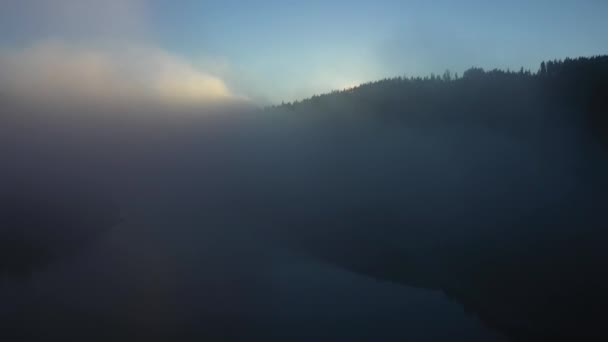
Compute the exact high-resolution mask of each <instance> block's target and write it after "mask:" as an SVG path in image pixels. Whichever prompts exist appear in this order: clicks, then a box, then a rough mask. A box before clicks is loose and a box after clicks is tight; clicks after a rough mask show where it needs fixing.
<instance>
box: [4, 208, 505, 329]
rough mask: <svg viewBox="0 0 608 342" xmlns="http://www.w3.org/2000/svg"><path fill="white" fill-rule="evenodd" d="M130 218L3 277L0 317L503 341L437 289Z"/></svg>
mask: <svg viewBox="0 0 608 342" xmlns="http://www.w3.org/2000/svg"><path fill="white" fill-rule="evenodd" d="M156 212H158V211H156ZM161 216H162V215H161ZM165 219H166V218H165ZM137 221H138V222H137V223H133V224H132V225H129V226H125V225H119V226H117V227H115V228H114V229H113V230H112V232H110V233H108V234H107V235H106V236H104V237H103V238H102V239H100V240H99V241H97V242H95V243H94V245H92V246H90V247H89V249H88V250H87V251H85V252H83V253H82V254H80V255H79V256H78V258H77V259H71V260H65V261H61V262H57V263H55V264H53V265H52V266H50V267H49V268H47V269H45V270H44V271H41V272H37V273H35V274H33V275H32V276H31V278H30V279H28V280H27V281H24V280H12V281H9V280H6V279H5V280H4V281H3V282H2V296H1V298H2V303H3V305H2V308H1V313H0V315H2V317H3V319H4V320H9V321H10V319H9V318H10V317H12V318H13V319H14V318H18V317H20V316H21V315H22V316H26V317H21V318H22V319H21V320H17V323H18V324H21V326H13V327H12V328H15V330H16V333H17V336H28V335H31V336H35V337H36V338H41V339H43V340H55V339H64V338H69V339H76V338H84V337H86V336H90V334H91V329H96V330H95V332H94V333H95V334H96V335H97V336H98V339H99V340H104V339H105V338H107V337H109V336H129V338H147V339H163V338H171V337H174V336H181V337H183V338H185V337H188V338H194V339H196V338H205V337H207V338H210V337H213V338H220V339H225V338H230V337H232V338H237V339H249V338H266V339H267V338H281V339H288V340H301V341H309V340H314V339H319V338H332V339H338V338H339V339H346V338H348V339H357V340H370V341H371V340H376V339H377V338H383V339H386V340H403V339H407V340H415V341H451V340H454V338H458V339H466V340H470V341H476V340H479V341H493V340H496V341H501V339H500V335H499V334H497V333H495V332H492V331H491V330H489V329H488V328H486V327H484V326H483V325H482V324H481V323H480V322H479V320H478V318H477V317H476V316H475V315H474V314H471V313H466V312H465V310H464V309H463V307H462V306H461V305H459V304H458V303H456V302H454V301H453V300H450V299H448V298H447V297H446V296H445V295H444V294H443V293H441V292H440V291H431V290H425V289H421V288H413V287H407V286H403V285H398V284H394V283H390V282H384V281H378V280H375V279H373V278H369V277H365V276H362V275H356V274H354V273H351V272H348V271H345V270H343V269H341V268H339V267H337V266H334V265H331V264H328V263H325V262H323V261H321V260H316V259H313V258H311V257H309V256H306V255H302V254H297V253H293V252H290V251H289V250H287V249H286V248H282V247H281V246H277V245H276V244H271V243H267V242H265V241H262V240H261V239H260V238H259V237H255V236H251V232H247V231H246V230H243V228H239V227H235V228H233V229H226V228H225V227H224V228H223V229H219V228H214V227H201V226H198V225H196V224H193V223H188V222H183V218H182V219H177V220H175V221H172V222H166V223H163V224H159V219H158V216H156V217H147V218H142V219H138V220H137ZM161 222H162V221H161ZM100 321H102V322H103V323H101V322H100ZM100 323H101V324H100ZM5 329H7V327H5ZM5 331H7V330H5ZM8 331H11V329H10V328H8ZM88 339H90V337H89V338H88ZM93 340H95V338H93Z"/></svg>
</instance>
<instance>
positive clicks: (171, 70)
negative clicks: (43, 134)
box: [0, 41, 236, 104]
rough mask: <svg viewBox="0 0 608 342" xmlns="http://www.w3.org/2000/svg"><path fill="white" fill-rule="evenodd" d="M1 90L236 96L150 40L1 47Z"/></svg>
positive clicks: (80, 96)
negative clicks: (147, 42)
mask: <svg viewBox="0 0 608 342" xmlns="http://www.w3.org/2000/svg"><path fill="white" fill-rule="evenodd" d="M0 92H2V93H5V94H8V95H10V96H11V97H13V98H17V99H22V100H27V101H28V102H32V101H34V102H42V103H45V104H48V103H57V104H125V103H128V104H133V103H139V102H146V103H149V102H161V103H166V104H202V103H209V102H216V101H228V100H231V99H236V96H235V95H234V94H232V93H231V91H230V90H229V89H228V87H227V86H226V84H225V82H224V81H223V80H222V79H221V78H219V77H217V76H215V75H213V74H212V73H209V72H206V71H204V70H201V69H199V68H197V67H195V66H193V65H192V64H191V63H189V62H188V61H186V60H184V59H182V58H180V57H179V56H176V55H174V54H171V53H169V52H167V51H165V50H162V49H160V48H157V47H154V46H148V45H136V44H128V45H123V44H118V45H105V46H95V47H88V46H82V45H77V44H69V43H65V42H61V41H46V42H39V43H35V44H33V45H31V46H28V47H25V48H4V49H2V48H0Z"/></svg>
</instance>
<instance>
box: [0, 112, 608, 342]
mask: <svg viewBox="0 0 608 342" xmlns="http://www.w3.org/2000/svg"><path fill="white" fill-rule="evenodd" d="M82 108H83V107H82V106H80V105H75V106H58V107H52V106H47V107H41V106H40V105H39V104H38V103H28V104H24V103H15V102H11V103H9V101H5V102H4V110H3V111H2V118H1V120H2V126H1V127H2V132H1V133H2V134H1V138H0V139H2V143H1V144H0V146H2V156H3V163H2V164H3V170H2V176H1V178H0V181H1V182H2V185H1V186H0V189H2V193H1V194H0V195H1V196H0V197H1V199H2V203H5V204H7V205H3V206H2V214H1V215H0V217H1V220H2V222H3V224H2V227H3V228H2V231H1V234H2V243H3V244H6V245H5V246H3V247H2V252H1V254H2V259H3V260H5V261H3V263H2V264H1V267H2V269H0V276H1V277H2V278H1V284H2V291H1V296H2V302H3V305H2V308H1V309H0V315H1V317H0V318H1V319H2V320H3V321H4V322H6V325H5V326H6V327H10V328H8V329H5V330H4V331H3V334H7V336H10V337H12V338H15V337H20V338H24V339H32V340H55V339H66V338H67V339H75V338H84V337H85V336H86V338H87V339H90V338H91V336H90V335H89V333H90V331H89V329H95V330H96V331H97V333H96V334H95V338H97V339H99V340H106V339H107V338H116V337H117V336H118V337H120V338H130V339H133V338H146V339H159V340H163V339H167V338H184V339H189V338H192V339H196V338H204V337H208V338H209V337H216V338H218V337H223V338H229V337H232V338H245V337H247V336H256V337H259V338H262V337H291V338H296V337H299V338H303V339H306V338H305V336H308V338H313V337H315V336H316V337H320V336H328V335H330V336H335V337H336V338H346V337H348V336H350V337H352V336H359V337H362V338H363V337H365V336H368V337H369V338H370V339H371V338H377V337H378V336H386V337H392V338H394V337H395V336H400V337H401V338H407V337H409V338H415V339H419V340H423V339H425V338H429V339H434V340H437V339H444V340H450V338H453V336H454V334H456V335H457V336H462V337H466V338H468V339H469V340H475V339H479V340H492V339H496V340H501V339H502V337H501V334H500V333H496V332H492V331H490V330H488V329H487V327H485V326H484V325H481V323H480V321H479V318H478V316H477V315H478V314H479V311H478V309H473V312H472V314H469V315H465V314H464V312H463V311H462V309H461V308H460V307H459V306H458V304H457V303H458V302H460V301H462V296H461V297H459V296H458V295H455V296H456V302H453V301H451V300H448V299H447V297H445V295H444V294H445V293H448V294H450V291H451V289H452V287H453V286H452V283H451V281H452V280H455V281H460V280H457V277H456V276H454V275H453V274H451V273H450V272H451V271H448V269H446V268H445V263H446V258H448V259H447V260H449V259H451V260H453V262H455V263H457V262H458V261H456V259H457V258H455V257H454V256H450V253H452V251H456V252H457V253H459V254H458V255H461V254H462V253H464V254H466V253H473V254H475V253H478V254H476V255H477V257H478V258H484V255H485V254H483V253H485V252H479V249H478V246H480V241H483V244H486V243H487V245H488V246H494V245H493V243H492V241H495V240H497V239H498V240H499V241H506V242H505V243H506V244H507V245H508V244H510V243H517V242H518V241H528V240H529V237H532V239H534V237H538V236H540V235H543V234H546V233H547V232H546V231H539V229H540V230H542V229H544V228H542V227H545V226H546V223H547V222H559V221H561V220H574V221H573V222H574V223H573V224H576V222H579V223H582V222H587V220H595V219H596V218H594V217H593V216H587V217H586V218H584V219H582V218H581V219H579V218H576V217H574V218H573V217H572V216H573V214H572V213H573V212H578V211H576V210H574V209H572V207H571V202H572V200H573V198H574V199H576V200H577V201H583V202H577V203H578V206H579V207H585V205H586V204H585V202H584V201H595V200H596V197H594V196H592V195H590V194H591V193H592V192H593V189H599V188H598V187H600V186H605V182H604V181H602V180H601V179H602V174H603V173H604V170H605V167H606V164H605V162H604V161H603V160H604V159H603V158H602V157H601V156H602V153H603V152H602V151H603V147H602V145H601V144H600V142H599V141H595V140H594V139H593V138H589V136H590V135H589V134H587V131H586V128H585V126H583V125H581V124H579V123H578V122H576V121H569V120H566V119H565V121H559V120H556V121H554V122H553V123H550V124H540V125H535V124H529V125H525V126H517V125H515V126H514V127H515V128H510V129H504V127H489V126H486V125H482V124H475V123H468V122H466V121H465V122H462V123H459V122H439V121H438V122H436V123H433V124H431V125H429V124H428V123H427V122H424V121H421V122H419V123H418V124H415V125H411V124H408V125H406V124H399V123H394V122H391V121H385V120H382V119H380V118H376V117H372V116H364V115H355V116H352V117H350V118H344V117H335V118H331V117H327V116H324V115H307V116H298V115H294V114H293V113H290V112H289V111H281V110H261V109H258V108H255V107H252V106H249V105H248V104H246V103H245V104H244V103H242V102H231V103H224V104H222V105H215V106H209V105H207V106H206V107H196V108H195V107H190V108H186V107H183V106H178V107H170V106H165V107H162V106H157V107H153V106H151V105H145V106H141V107H140V108H135V107H129V108H127V107H118V108H116V107H115V108H111V109H108V108H107V107H104V106H99V107H94V106H89V107H87V108H86V113H85V112H82ZM566 117H568V116H566ZM574 117H576V116H574ZM526 120H527V122H535V120H533V119H532V118H531V117H529V118H527V119H526ZM539 122H542V120H539ZM601 184H604V185H601ZM598 191H599V190H598ZM545 208H555V212H554V213H555V214H556V216H555V215H552V216H550V217H544V216H541V217H540V218H538V219H536V220H540V221H531V222H533V223H534V224H528V223H525V222H524V223H522V222H521V220H522V219H524V218H528V220H532V218H530V214H531V213H532V214H533V213H535V212H538V211H543V210H545ZM562 208H563V211H562ZM552 210H553V209H552ZM583 212H584V211H583ZM592 215H596V213H595V212H593V213H592ZM597 215H601V213H599V212H598V213H597ZM574 216H576V214H574ZM560 217H561V218H560ZM597 219H600V218H599V217H598V218H597ZM511 228H512V229H511ZM553 233H554V234H553ZM553 233H551V234H553V235H551V236H554V237H555V238H556V239H569V237H568V236H570V235H569V234H570V233H569V232H568V231H566V232H562V231H556V232H553ZM564 234H565V235H564ZM9 246H10V247H9ZM20 246H22V247H20ZM488 248H491V247H488ZM387 258H388V259H387ZM458 258H460V256H459V257H458ZM463 258H464V257H463ZM391 260H392V263H397V262H404V261H406V262H407V263H406V264H401V265H405V266H399V267H398V268H401V269H409V270H410V271H411V272H410V273H409V275H407V276H406V278H405V279H404V278H403V277H402V275H401V274H399V273H398V272H397V273H394V272H393V271H394V270H393V269H392V268H391V267H392V266H391ZM458 260H460V259H458ZM387 262H388V263H387ZM462 263H463V265H469V266H467V267H473V266H470V265H471V259H464V260H463V261H462ZM409 265H412V266H411V267H413V268H411V269H410V266H409ZM454 267H457V266H454ZM419 268H420V269H419ZM392 283H398V284H402V285H403V284H405V285H409V286H410V287H404V286H402V285H395V284H392ZM448 284H449V285H448ZM414 287H417V288H420V289H414ZM299 298H301V299H299ZM464 302H465V305H466V299H465V300H464ZM412 303H416V304H412ZM411 305H415V307H416V308H418V310H420V311H421V312H423V313H422V314H419V313H418V312H417V311H416V312H413V311H411V310H412V308H411ZM378 312H380V313H381V314H378ZM424 312H429V314H428V315H426V314H424ZM324 313H327V316H324ZM396 317H404V319H403V320H398V322H396V321H395V319H396ZM431 317H432V318H431ZM482 319H485V318H484V317H482ZM423 320H427V321H425V322H426V323H425V324H426V325H425V328H424V329H422V328H421V321H423ZM428 320H432V321H433V322H432V323H429V322H428ZM357 321H360V322H365V324H363V325H361V326H360V327H358V328H357V327H352V326H350V327H346V326H345V324H346V322H348V323H349V324H351V325H352V322H357ZM100 322H103V327H100V325H99V324H100ZM391 322H392V323H391ZM404 322H407V323H404ZM402 324H408V326H409V327H410V328H409V329H405V330H399V329H398V328H397V327H398V326H399V325H402ZM416 327H418V328H416ZM431 327H434V328H433V329H431ZM435 329H436V331H437V333H431V332H430V331H434V330H435Z"/></svg>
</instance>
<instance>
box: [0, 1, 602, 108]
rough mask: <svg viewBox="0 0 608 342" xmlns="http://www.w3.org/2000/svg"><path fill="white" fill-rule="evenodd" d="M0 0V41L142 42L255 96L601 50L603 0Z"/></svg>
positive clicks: (15, 44) (101, 45)
mask: <svg viewBox="0 0 608 342" xmlns="http://www.w3.org/2000/svg"><path fill="white" fill-rule="evenodd" d="M0 6H1V7H2V9H1V10H0V48H1V47H3V46H4V47H8V48H11V49H13V50H14V49H20V48H22V49H23V48H27V47H28V46H29V45H32V44H37V43H39V42H44V41H49V40H52V41H54V42H58V41H59V42H62V43H66V44H70V46H86V47H87V48H88V49H92V48H94V49H96V50H102V49H108V46H119V45H121V46H125V45H129V46H135V45H142V46H146V47H152V48H151V49H150V50H154V51H163V53H166V54H168V55H171V56H174V57H175V59H176V60H179V61H180V63H182V64H187V65H188V67H191V68H193V69H194V70H198V71H200V72H201V75H209V76H212V77H215V78H217V79H219V80H221V81H222V82H224V83H225V85H226V87H227V89H229V90H230V92H231V93H234V94H238V95H239V96H243V97H247V98H250V99H252V100H254V101H256V102H260V103H267V102H280V101H281V100H292V99H297V98H302V97H307V96H310V95H312V94H314V93H320V92H325V91H329V90H332V89H336V88H342V87H347V86H351V85H354V84H357V83H360V82H365V81H371V80H374V79H378V78H383V77H390V76H397V75H403V74H407V75H425V74H429V73H431V72H436V73H441V72H443V71H444V70H445V69H451V70H453V71H457V72H462V71H463V70H464V69H466V68H468V67H470V66H481V67H486V68H493V67H500V68H514V69H518V68H519V67H520V66H524V67H527V68H531V69H536V68H537V65H538V64H539V63H540V61H541V60H543V59H549V58H551V59H553V58H563V57H566V56H571V57H575V56H582V55H595V54H605V53H608V23H607V22H608V21H606V20H605V18H606V17H608V1H604V0H587V1H584V0H579V1H573V0H563V1H548V0H539V1H524V0H515V1H481V0H464V1H447V0H436V1H419V0H413V1H407V0H403V1H396V0H386V1H329V0H328V1H317V0H308V1H288V0H284V1H276V0H269V1H254V0H250V1H232V0H223V1H195V0H181V1H171V0H148V1H146V0H122V1H119V0H108V1H102V0H99V1H95V0H55V1H52V0H48V1H45V0H9V1H8V2H7V1H4V2H3V3H2V5H0ZM66 13H67V14H66ZM139 58H141V57H139ZM144 58H145V57H144ZM205 77H206V76H205Z"/></svg>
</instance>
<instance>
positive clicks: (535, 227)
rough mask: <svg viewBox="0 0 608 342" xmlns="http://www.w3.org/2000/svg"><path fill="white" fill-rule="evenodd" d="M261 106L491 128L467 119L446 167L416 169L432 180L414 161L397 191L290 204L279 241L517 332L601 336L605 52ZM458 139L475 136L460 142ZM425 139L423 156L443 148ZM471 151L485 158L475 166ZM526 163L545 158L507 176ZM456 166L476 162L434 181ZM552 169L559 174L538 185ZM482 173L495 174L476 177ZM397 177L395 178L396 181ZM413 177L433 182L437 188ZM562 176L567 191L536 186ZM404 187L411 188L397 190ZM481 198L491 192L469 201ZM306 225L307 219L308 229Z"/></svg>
mask: <svg viewBox="0 0 608 342" xmlns="http://www.w3.org/2000/svg"><path fill="white" fill-rule="evenodd" d="M269 110H270V111H278V112H281V113H286V114H293V115H295V116H313V117H316V118H322V119H324V120H328V121H331V120H334V121H335V122H341V121H344V120H345V119H346V118H350V119H352V118H357V119H359V120H369V121H370V122H378V121H379V122H384V123H387V124H389V125H390V126H395V125H400V126H403V127H406V128H407V129H408V130H410V131H411V130H418V131H419V132H423V133H421V134H425V135H428V136H433V134H434V133H433V132H436V131H438V130H439V131H440V132H448V134H452V132H457V131H458V129H459V127H468V128H467V129H470V128H471V127H476V126H477V127H483V130H484V131H489V132H494V133H490V134H491V136H490V138H482V137H475V134H477V133H475V132H476V131H475V130H470V133H467V131H466V130H465V133H464V134H458V133H455V134H456V135H455V136H456V137H457V138H456V139H452V140H450V141H451V142H450V144H451V146H449V148H450V149H449V150H450V151H452V152H451V154H450V155H448V156H444V157H439V158H445V159H446V160H449V162H446V164H445V165H447V167H445V168H443V169H434V168H433V166H432V164H426V166H423V167H422V170H423V171H421V174H426V175H428V176H426V177H428V179H426V178H420V176H419V175H418V172H420V171H419V170H418V169H417V168H416V164H415V162H414V161H412V162H411V163H410V165H408V166H407V167H405V168H403V170H402V176H401V180H400V181H399V180H398V181H395V180H392V182H393V189H391V190H378V191H379V192H380V191H384V193H386V192H389V191H391V192H394V194H393V195H392V196H393V198H395V199H394V200H389V201H387V202H382V201H379V200H378V199H377V200H376V201H375V202H368V204H367V205H364V206H361V207H360V208H359V209H358V210H355V211H343V212H339V213H338V212H332V213H324V214H317V216H316V217H315V218H314V219H312V221H310V222H306V223H302V222H301V217H302V216H300V219H299V220H300V221H299V222H297V223H293V224H295V225H298V224H300V225H302V229H301V231H305V232H306V233H302V234H303V235H302V236H297V237H293V236H288V237H286V239H287V240H290V241H292V243H294V244H295V246H297V248H300V249H302V250H303V251H306V252H307V253H310V254H311V255H313V256H316V257H318V258H321V259H323V260H326V261H328V262H331V263H333V264H336V265H340V266H342V267H344V268H346V269H349V270H351V271H355V272H357V273H361V274H365V275H369V276H371V277H375V278H378V279H382V280H387V281H392V282H397V283H401V284H405V285H409V286H417V287H423V288H430V289H440V290H442V291H444V292H445V293H446V294H447V295H448V296H450V297H451V298H453V299H454V300H456V301H458V302H460V303H462V304H463V305H464V307H465V309H466V310H467V311H468V312H471V313H473V314H475V315H478V316H479V317H480V318H481V319H482V321H483V322H485V323H486V324H487V325H488V326H490V327H492V328H495V329H496V330H498V331H501V332H503V333H504V334H505V335H506V336H508V337H510V338H513V340H531V341H540V340H557V339H559V338H569V339H572V340H576V339H580V338H584V339H586V340H603V339H604V338H606V337H608V333H607V332H606V329H605V323H604V322H603V318H604V317H605V308H606V307H607V306H608V276H606V275H605V272H604V271H603V270H605V269H606V268H607V267H608V249H607V248H606V246H608V220H607V219H606V216H605V212H606V210H608V206H607V205H608V198H607V195H608V180H607V178H606V173H605V171H606V170H607V169H606V165H607V163H608V159H607V156H606V151H608V145H607V143H608V56H600V57H592V58H578V59H566V60H563V61H548V62H543V63H542V64H541V66H540V69H539V71H538V72H536V73H532V72H530V71H526V70H523V69H522V70H520V71H517V72H514V71H502V70H492V71H484V70H482V69H479V68H472V69H469V70H467V71H466V72H465V73H464V75H463V76H462V77H458V78H456V77H454V78H452V77H451V74H450V73H446V74H445V75H444V76H443V77H437V76H431V77H426V78H402V77H399V78H393V79H386V80H382V81H379V82H373V83H368V84H364V85H361V86H359V87H356V88H354V89H349V90H345V91H339V92H334V93H331V94H327V95H321V96H314V97H312V98H310V99H307V100H304V101H298V102H295V103H289V104H285V105H283V106H279V107H273V108H271V109H269ZM337 127H339V125H338V126H337ZM446 127H447V128H446ZM450 127H451V128H450ZM408 130H404V131H403V135H404V139H407V135H408V134H411V133H408V132H410V131H408ZM492 135H496V136H501V135H506V136H510V137H512V139H513V140H514V141H518V142H522V143H523V142H525V145H524V146H530V147H529V149H531V150H534V149H536V148H538V151H539V154H538V156H537V157H534V158H532V159H529V160H528V159H526V158H525V157H523V153H525V152H526V151H528V150H527V149H523V150H522V151H521V152H520V155H521V157H520V155H518V154H515V155H513V156H510V155H509V154H508V153H507V154H505V152H504V151H503V152H500V149H498V148H496V147H498V146H499V145H496V146H494V145H492V144H493V143H492V139H491V138H492ZM361 139H362V140H364V138H363V137H362V138H361ZM466 140H470V141H471V144H470V145H469V144H468V143H462V142H463V141H466ZM454 143H455V144H456V145H454ZM362 144H363V145H364V143H362ZM434 146H435V147H434V150H432V152H431V153H433V154H437V153H441V152H438V151H441V150H442V149H447V147H442V146H443V145H441V144H439V145H437V144H435V145H434ZM437 146H439V147H437ZM454 146H455V147H454ZM486 148H487V149H486ZM377 153H378V154H379V155H381V154H382V153H388V150H386V149H382V148H379V149H378V151H377ZM403 154H404V159H407V158H408V157H407V156H408V155H409V154H411V151H410V149H409V148H407V147H404V148H403ZM569 154H571V155H572V157H565V156H566V155H569ZM414 157H415V156H412V157H410V158H411V159H412V160H414ZM432 157H435V156H434V155H432ZM386 158H388V154H387V157H386ZM506 158H513V159H512V160H507V159H506ZM544 158H546V160H545V159H544ZM429 159H431V157H429ZM558 160H561V162H559V163H554V161H558ZM477 162H479V163H483V164H484V165H485V163H487V165H488V166H491V168H486V169H483V170H484V171H482V172H479V173H477V172H478V171H474V170H475V167H476V166H475V163H477ZM531 162H538V163H540V164H539V165H543V166H539V167H541V169H537V171H538V172H539V173H538V176H527V175H522V176H513V174H516V173H517V172H521V171H522V170H526V169H529V168H530V169H531V168H532V166H531ZM562 162H563V163H565V164H561V163H562ZM501 164H505V167H499V165H501ZM560 165H561V166H560ZM367 166H369V165H367ZM360 167H361V166H360ZM384 167H385V168H386V165H385V166H384ZM394 167H396V168H397V167H398V165H394ZM461 167H462V168H464V170H469V167H470V170H473V171H464V172H467V173H466V174H465V176H466V177H463V178H461V180H458V181H457V182H456V185H455V186H456V189H457V190H456V191H457V192H454V189H451V187H452V186H453V185H452V184H451V183H449V182H445V181H442V180H441V179H442V177H445V176H446V175H453V174H454V173H455V172H458V170H459V169H460V168H461ZM563 167H566V168H571V169H572V170H574V171H572V174H573V175H574V176H573V177H574V179H576V180H575V181H574V183H572V184H569V183H568V181H567V179H566V178H564V179H563V180H560V178H559V176H555V175H556V174H558V173H559V172H562V171H563V170H564V169H563ZM540 170H543V171H540ZM535 172H536V171H535ZM384 173H385V174H386V173H387V172H386V169H384ZM469 176H470V177H471V182H470V183H468V180H467V179H468V178H467V177H469ZM554 176H555V177H557V178H556V182H555V183H553V184H551V183H547V184H546V185H543V182H544V181H545V180H547V179H550V178H552V177H554ZM422 177H425V176H422ZM487 177H491V178H492V179H493V180H492V181H489V182H487V183H486V178H487ZM511 177H516V178H517V179H515V180H512V179H511ZM528 177H529V178H528ZM383 178H384V179H382V178H378V179H377V180H376V183H375V186H376V187H377V188H378V189H381V188H383V183H384V182H391V181H389V180H386V176H384V177H383ZM416 179H423V180H422V181H416ZM457 179H458V178H457ZM400 182H402V183H403V184H405V185H403V187H399V183H400ZM421 182H427V183H429V184H430V183H437V188H434V187H432V186H431V185H429V184H426V183H424V185H421V184H422V183H421ZM503 186H504V189H503ZM419 187H422V189H426V190H422V191H419ZM461 187H462V188H461ZM560 188H563V189H564V190H563V193H564V195H560V196H559V197H558V196H556V195H542V194H549V193H551V192H554V191H558V192H559V191H562V190H561V189H560ZM431 189H435V190H431ZM497 189H502V190H500V193H498V195H497V197H495V198H494V197H491V195H487V194H492V193H493V192H494V191H497ZM539 189H540V190H539ZM566 189H567V190H566ZM536 191H540V192H539V194H541V195H540V196H539V197H536V196H537V195H536ZM484 193H485V194H484ZM400 194H410V196H411V199H407V200H403V199H401V200H397V199H396V198H401V197H399V196H400ZM405 196H408V195H405ZM477 196H479V198H485V197H487V199H484V200H480V201H477V200H476V197H477ZM408 198H409V197H408ZM525 202H529V203H527V204H526V203H525ZM315 226H316V227H318V229H317V230H316V231H310V230H308V231H307V228H305V227H315ZM336 227H339V228H336ZM324 228H326V229H327V230H334V231H337V232H339V233H334V234H330V233H327V232H326V231H324ZM370 231H374V232H376V233H375V235H374V233H370ZM389 232H390V233H389ZM471 232H474V233H471ZM287 234H289V233H287ZM383 234H386V235H387V236H391V237H394V236H396V235H399V236H401V238H400V239H396V238H388V237H383V236H382V235H383ZM469 234H470V235H469ZM409 241H411V242H409Z"/></svg>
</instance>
